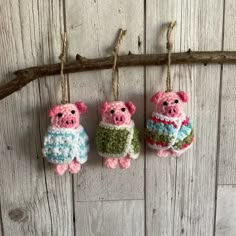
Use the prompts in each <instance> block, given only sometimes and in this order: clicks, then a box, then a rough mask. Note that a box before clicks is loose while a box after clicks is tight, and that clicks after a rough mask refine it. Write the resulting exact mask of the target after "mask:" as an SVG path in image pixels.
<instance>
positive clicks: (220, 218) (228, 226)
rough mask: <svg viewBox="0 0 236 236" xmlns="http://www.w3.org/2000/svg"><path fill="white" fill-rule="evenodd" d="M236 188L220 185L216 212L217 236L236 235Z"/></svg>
mask: <svg viewBox="0 0 236 236" xmlns="http://www.w3.org/2000/svg"><path fill="white" fill-rule="evenodd" d="M235 212H236V186H235V185H219V186H218V194H217V211H216V213H217V214H216V234H215V235H216V236H235V235H236V224H235V222H236V214H235Z"/></svg>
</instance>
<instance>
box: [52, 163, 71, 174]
mask: <svg viewBox="0 0 236 236" xmlns="http://www.w3.org/2000/svg"><path fill="white" fill-rule="evenodd" d="M67 169H68V165H67V164H66V165H62V164H61V165H60V164H58V165H55V168H54V172H55V174H57V175H63V174H64V173H65V172H66V170H67Z"/></svg>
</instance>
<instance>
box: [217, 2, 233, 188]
mask: <svg viewBox="0 0 236 236" xmlns="http://www.w3.org/2000/svg"><path fill="white" fill-rule="evenodd" d="M235 10H236V2H235V1H233V0H229V1H225V25H224V28H225V32H224V45H223V48H224V49H226V50H228V49H230V48H235V47H236V42H235V40H232V39H233V38H235V37H236V30H235V27H234V24H233V23H234V22H235V21H236V16H235ZM235 73H236V69H235V66H230V65H229V66H228V65H227V66H223V72H222V92H221V124H220V151H219V178H218V183H219V184H235V183H236V175H235V173H236V159H235V157H236V156H235V153H236V147H235V139H236V125H235V117H236V110H235V101H236V100H235V99H236V93H235V91H236V81H235Z"/></svg>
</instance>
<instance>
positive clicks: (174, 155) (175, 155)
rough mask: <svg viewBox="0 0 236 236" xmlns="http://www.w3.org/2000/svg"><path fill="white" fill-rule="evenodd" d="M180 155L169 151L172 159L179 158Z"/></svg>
mask: <svg viewBox="0 0 236 236" xmlns="http://www.w3.org/2000/svg"><path fill="white" fill-rule="evenodd" d="M180 155H181V153H177V152H173V151H171V156H172V157H179V156H180Z"/></svg>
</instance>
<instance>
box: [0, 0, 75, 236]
mask: <svg viewBox="0 0 236 236" xmlns="http://www.w3.org/2000/svg"><path fill="white" fill-rule="evenodd" d="M0 11H1V14H0V25H1V26H0V28H1V32H0V50H1V58H0V63H1V68H0V78H1V82H6V81H9V80H11V79H12V77H13V76H12V72H13V71H14V70H17V69H19V68H22V67H28V66H32V65H35V64H39V63H40V64H42V63H55V62H56V61H57V57H58V55H59V53H60V32H61V30H62V29H63V22H62V21H61V20H60V19H62V5H61V1H58V2H55V1H35V0H34V1H16V0H13V1H2V2H1V4H0ZM56 85H57V86H58V84H57V83H56V80H50V81H48V80H46V79H45V80H42V81H41V82H40V84H39V83H37V81H36V82H34V83H32V84H30V85H29V86H28V87H27V88H25V89H23V90H22V92H19V93H16V94H14V95H13V96H12V97H10V98H8V99H6V100H5V101H2V102H1V103H0V109H1V111H4V112H2V114H1V116H0V130H1V132H0V150H1V151H0V153H1V154H0V161H1V165H0V173H1V177H0V193H1V194H0V211H1V212H0V215H1V217H0V221H1V224H0V228H1V229H0V232H1V233H2V235H4V236H5V235H6V236H8V235H9V236H11V235H19V236H21V235H73V232H74V231H73V218H72V214H73V208H72V202H71V201H70V200H71V199H72V188H71V179H70V177H69V176H68V175H65V176H64V177H62V178H58V177H56V176H54V173H53V170H52V169H51V168H50V167H49V166H48V165H47V164H44V160H43V157H42V153H41V140H42V138H43V135H44V132H45V131H46V126H47V124H48V118H47V108H48V107H49V103H50V105H52V104H51V103H55V102H58V99H57V98H58V96H57V93H56V92H55V91H57V88H58V87H55V86H56Z"/></svg>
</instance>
